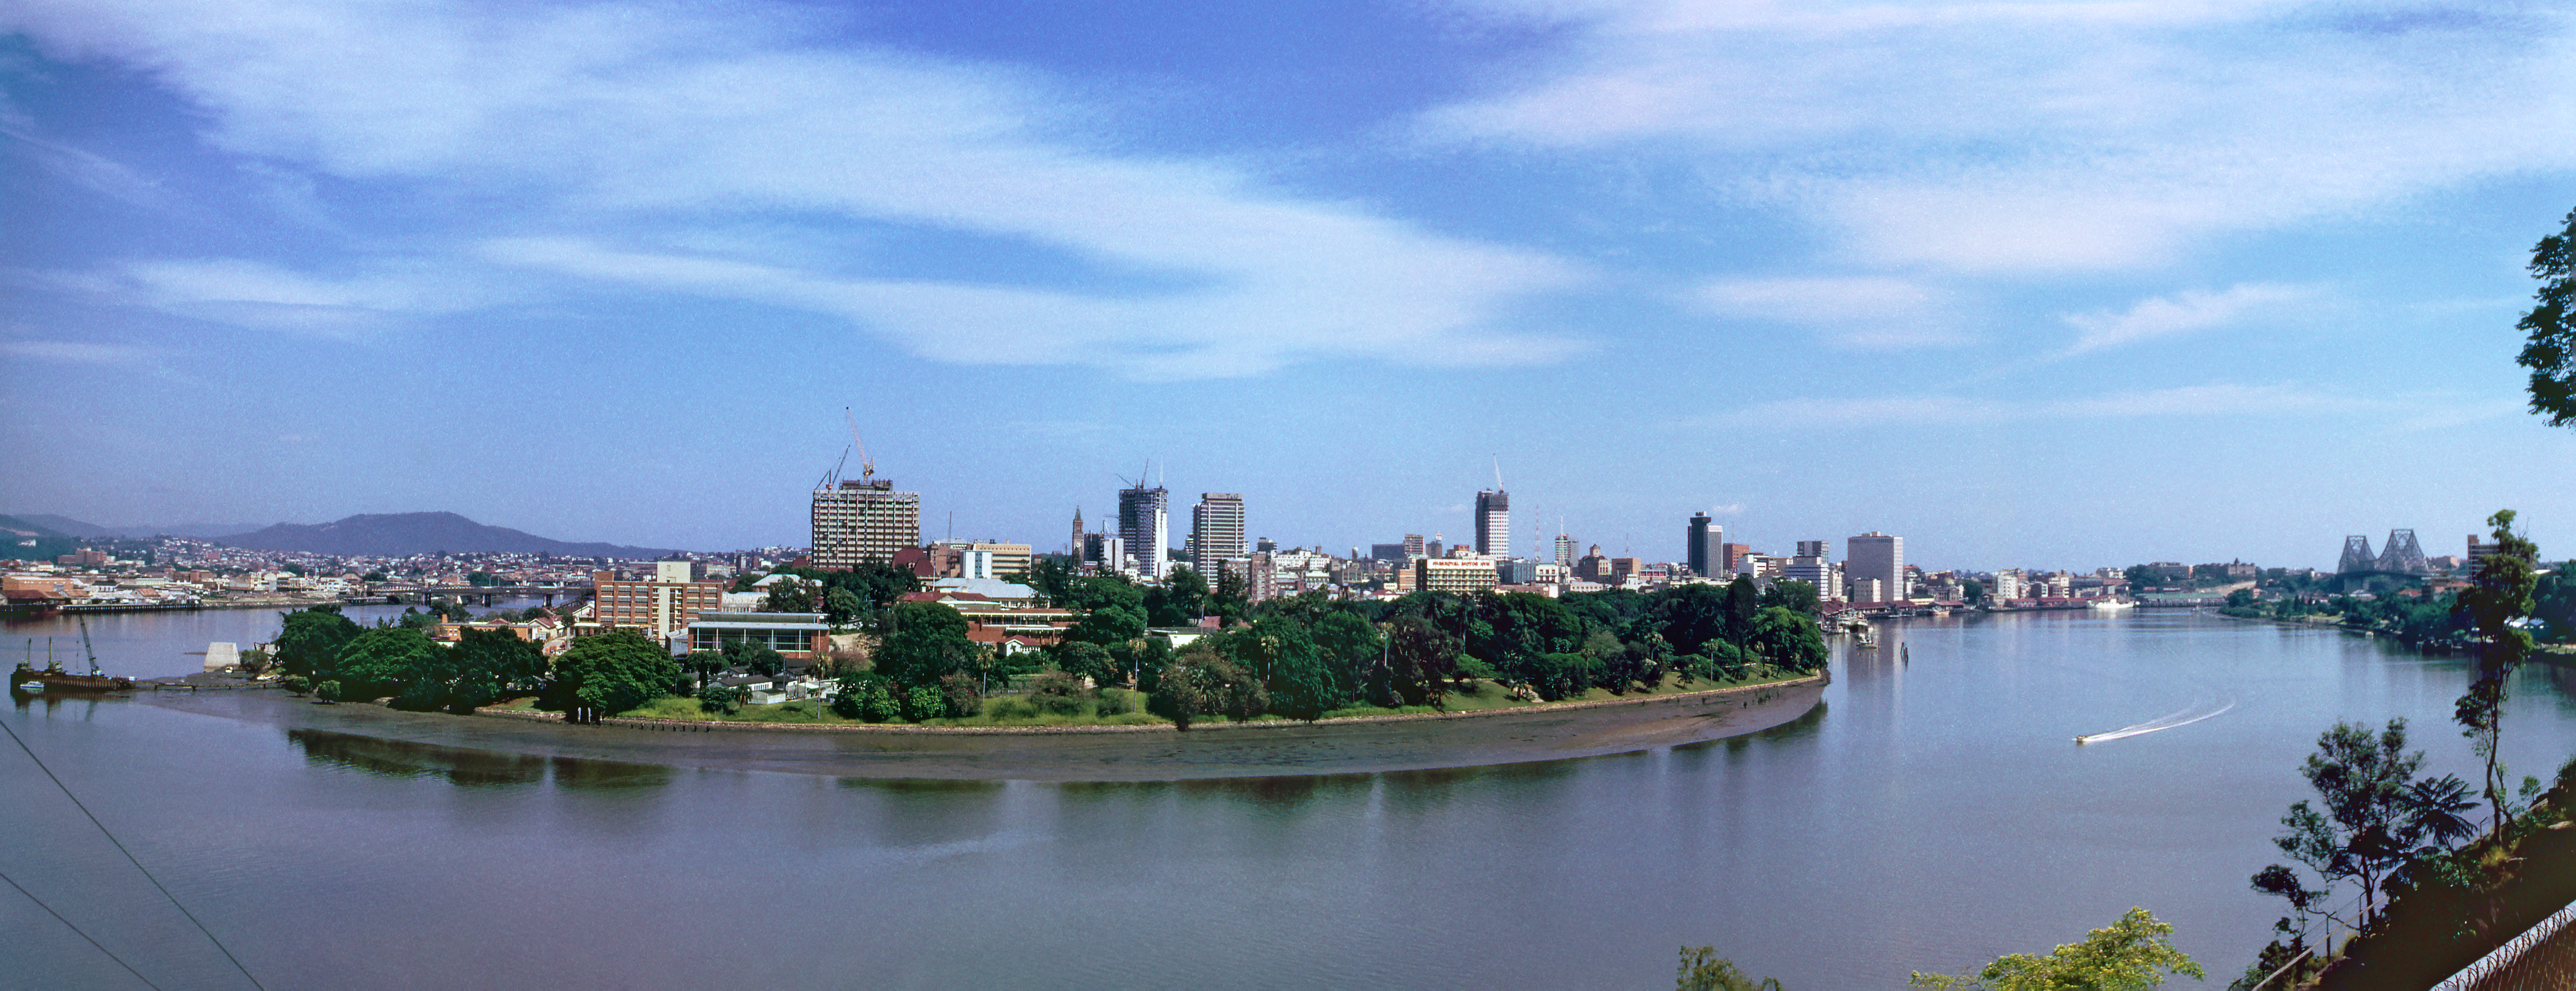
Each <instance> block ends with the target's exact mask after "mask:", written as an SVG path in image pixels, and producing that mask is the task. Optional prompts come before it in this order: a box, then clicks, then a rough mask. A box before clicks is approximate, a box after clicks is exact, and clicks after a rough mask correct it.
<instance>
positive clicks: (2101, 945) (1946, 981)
mask: <svg viewBox="0 0 2576 991" xmlns="http://www.w3.org/2000/svg"><path fill="white" fill-rule="evenodd" d="M2172 936H2173V926H2171V925H2167V924H2165V923H2162V922H2158V921H2156V917H2155V916H2153V915H2150V914H2148V913H2147V910H2146V909H2143V908H2132V909H2130V910H2129V911H2128V913H2127V914H2125V915H2122V916H2120V921H2118V922H2114V923H2112V924H2110V925H2109V926H2106V927H2104V928H2101V929H2096V930H2093V931H2092V932H2090V933H2088V934H2086V935H2085V937H2084V941H2083V942H2081V943H2068V944H2065V945H2063V946H2060V947H2058V948H2057V949H2055V950H2052V951H2050V952H2049V954H2048V955H2047V956H2044V957H2039V956H2032V955H2030V954H2027V953H2008V954H2005V955H2003V956H2001V957H1997V958H1995V961H1994V962H1993V963H1989V964H1987V965H1985V966H1984V967H1983V968H1980V969H1978V970H1977V971H1976V972H1974V973H1972V974H1960V975H1950V974H1926V973H1922V972H1920V971H1917V972H1916V973H1915V974H1914V976H1913V977H1912V978H1910V979H1908V980H1907V981H1906V983H1907V984H1910V985H1913V986H1915V987H1925V988H1980V989H1986V991H2077V989H2082V991H2143V989H2146V988H2155V987H2162V986H2163V985H2164V983H2165V978H2167V977H2171V976H2173V975H2176V974H2181V975H2184V976H2187V977H2190V978H2192V979H2194V980H2199V979H2201V978H2204V977H2207V976H2208V974H2207V973H2206V972H2204V971H2202V970H2201V968H2200V965H2199V964H2198V963H2194V962H2193V961H2192V959H2191V957H2190V955H2188V954H2185V953H2184V952H2182V951H2181V950H2177V949H2174V946H2173V940H2172V938H2171V937H2172Z"/></svg>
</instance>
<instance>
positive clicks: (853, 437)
mask: <svg viewBox="0 0 2576 991" xmlns="http://www.w3.org/2000/svg"><path fill="white" fill-rule="evenodd" d="M841 417H842V418H843V419H846V420H848V421H850V446H852V447H856V448H858V449H859V478H860V479H861V480H866V479H871V478H875V477H877V459H875V458H872V457H869V456H868V442H866V441H863V440H860V439H859V417H858V414H856V413H852V412H850V408H849V407H847V406H843V407H841ZM841 463H842V464H848V463H849V455H848V454H843V455H842V456H841Z"/></svg>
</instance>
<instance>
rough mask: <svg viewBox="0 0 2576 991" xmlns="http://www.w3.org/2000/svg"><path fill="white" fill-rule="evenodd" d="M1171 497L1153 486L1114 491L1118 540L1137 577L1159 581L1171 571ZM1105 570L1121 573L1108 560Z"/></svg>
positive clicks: (1119, 565)
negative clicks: (1116, 501)
mask: <svg viewBox="0 0 2576 991" xmlns="http://www.w3.org/2000/svg"><path fill="white" fill-rule="evenodd" d="M1171 515H1172V493H1171V492H1170V491H1169V490H1166V489H1164V488H1163V487H1162V486H1160V485H1157V486H1154V487H1152V488H1146V487H1144V486H1142V485H1139V486H1137V487H1135V488H1132V489H1120V490H1118V536H1119V538H1120V539H1121V540H1123V541H1124V542H1125V543H1126V553H1127V554H1128V555H1130V556H1131V557H1132V559H1133V561H1134V564H1133V567H1134V569H1135V574H1136V575H1137V577H1140V578H1143V579H1145V580H1147V581H1162V580H1163V576H1164V575H1165V574H1167V573H1169V572H1170V571H1171V570H1172V561H1171V557H1172V550H1171V548H1172V520H1171ZM1106 567H1108V568H1111V569H1119V570H1123V569H1125V568H1127V567H1128V565H1127V564H1126V563H1125V562H1121V561H1118V560H1115V559H1112V560H1111V561H1110V562H1109V563H1108V564H1107V565H1106Z"/></svg>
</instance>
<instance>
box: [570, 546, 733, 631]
mask: <svg viewBox="0 0 2576 991" xmlns="http://www.w3.org/2000/svg"><path fill="white" fill-rule="evenodd" d="M689 574H690V572H689V562H687V561H655V562H653V577H651V578H645V579H637V580H633V581H619V580H617V574H616V572H613V571H593V572H591V573H590V587H591V596H592V600H591V601H592V602H593V603H595V605H594V606H593V610H594V614H595V615H596V617H597V620H598V623H599V629H600V631H601V632H607V631H609V630H615V629H620V628H623V629H631V630H637V631H641V632H642V633H643V634H644V635H645V636H647V637H650V638H652V640H653V642H655V643H665V642H667V641H669V640H670V638H671V634H673V633H676V632H679V631H680V630H683V629H686V628H688V625H689V624H691V623H694V622H697V621H698V614H700V613H708V612H714V611H716V610H718V609H722V608H724V590H725V586H726V584H727V583H725V582H722V581H695V580H692V579H691V578H690V577H689Z"/></svg>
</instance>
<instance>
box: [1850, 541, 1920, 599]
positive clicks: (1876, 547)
mask: <svg viewBox="0 0 2576 991" xmlns="http://www.w3.org/2000/svg"><path fill="white" fill-rule="evenodd" d="M1843 577H1844V579H1846V580H1848V581H1850V582H1851V583H1852V587H1853V592H1852V601H1854V602H1892V601H1895V600H1896V599H1900V598H1903V597H1904V596H1905V538H1903V537H1891V536H1889V535H1887V534H1884V533H1880V532H1878V531H1876V530H1872V531H1870V532H1868V533H1864V534H1861V535H1860V536H1857V537H1852V538H1849V539H1847V540H1845V541H1844V542H1843ZM1871 579H1875V580H1877V582H1878V585H1877V586H1876V588H1875V590H1874V593H1873V594H1876V595H1882V596H1886V598H1876V599H1865V598H1862V597H1861V591H1860V587H1861V586H1860V583H1861V582H1863V581H1865V580H1871Z"/></svg>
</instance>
